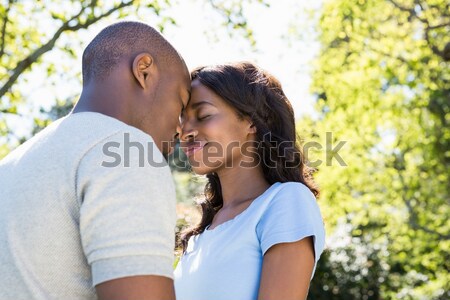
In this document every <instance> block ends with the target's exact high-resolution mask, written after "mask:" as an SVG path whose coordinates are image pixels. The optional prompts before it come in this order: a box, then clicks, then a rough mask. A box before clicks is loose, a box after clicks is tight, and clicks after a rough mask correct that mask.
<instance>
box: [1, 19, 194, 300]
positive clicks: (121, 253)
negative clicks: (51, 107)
mask: <svg viewBox="0 0 450 300" xmlns="http://www.w3.org/2000/svg"><path fill="white" fill-rule="evenodd" d="M82 63H83V90H82V93H81V96H80V99H79V101H78V103H77V105H76V106H75V108H74V110H73V111H72V113H71V114H69V115H68V116H66V117H64V118H62V119H60V120H58V121H56V122H54V123H53V124H51V125H50V126H49V127H48V128H46V129H44V130H43V131H41V132H40V133H39V134H37V135H36V136H35V137H33V138H32V139H30V140H29V141H27V142H26V143H24V144H23V145H21V146H20V147H18V148H17V149H16V150H15V151H13V152H12V153H10V154H9V155H8V156H7V157H6V158H4V159H3V160H2V161H1V162H0V207H1V210H0V265H1V277H2V278H1V280H0V299H96V298H99V299H109V300H111V299H174V298H175V296H174V290H173V281H172V279H171V278H172V271H173V269H172V265H173V248H174V227H175V219H176V218H175V190H174V186H173V181H172V178H171V176H170V171H169V168H168V167H167V164H164V166H163V163H164V162H165V160H164V157H163V154H166V153H167V152H169V151H170V147H169V146H168V143H167V142H168V141H171V140H173V138H174V134H175V133H176V131H177V128H178V126H179V115H180V112H181V111H182V109H183V107H184V106H186V104H187V101H188V100H189V93H190V77H189V72H188V70H187V68H186V65H185V63H184V61H183V59H182V58H181V56H180V55H179V54H178V53H177V51H176V50H175V49H174V48H173V47H172V46H171V45H170V44H169V43H168V42H167V41H166V40H165V39H164V38H163V37H162V36H161V35H160V34H159V33H158V32H157V31H156V30H154V29H153V28H151V27H149V26H147V25H145V24H143V23H138V22H121V23H117V24H114V25H111V26H109V27H107V28H105V29H104V30H103V31H101V32H100V33H99V34H98V35H97V36H96V37H95V38H94V40H93V41H92V42H91V43H90V44H89V45H88V47H87V48H86V49H85V51H84V53H83V62H82ZM155 145H156V146H155ZM158 149H159V150H158ZM161 152H162V153H161Z"/></svg>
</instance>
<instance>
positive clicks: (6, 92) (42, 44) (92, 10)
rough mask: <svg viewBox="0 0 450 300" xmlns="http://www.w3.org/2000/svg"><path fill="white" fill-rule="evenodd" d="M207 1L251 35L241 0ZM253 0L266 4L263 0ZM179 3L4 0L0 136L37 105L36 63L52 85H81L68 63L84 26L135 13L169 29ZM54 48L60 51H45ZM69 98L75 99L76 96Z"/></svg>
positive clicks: (166, 0)
mask: <svg viewBox="0 0 450 300" xmlns="http://www.w3.org/2000/svg"><path fill="white" fill-rule="evenodd" d="M202 1H203V2H204V4H205V5H207V6H209V7H210V8H212V9H213V10H215V11H217V12H219V13H221V14H222V15H223V20H224V26H226V27H228V28H229V29H230V32H234V31H236V32H238V33H239V34H241V35H243V36H245V37H247V38H249V39H250V38H251V29H250V28H249V27H248V25H247V22H246V18H245V14H244V10H243V6H242V3H241V1H232V2H229V1H226V0H214V1H213V0H202ZM250 2H257V3H261V4H265V2H264V1H263V0H251V1H250ZM176 4H177V3H176V1H169V0H157V1H140V0H123V1H118V0H115V1H97V0H86V1H61V0H51V1H13V0H8V1H6V0H5V1H1V2H0V137H5V136H8V135H12V136H14V132H12V130H11V129H10V128H8V126H7V123H8V122H7V119H8V117H11V116H12V115H13V116H20V117H22V118H30V117H29V116H23V115H21V114H20V113H19V111H20V108H25V110H29V107H30V106H33V104H32V103H28V102H27V100H26V99H24V92H23V87H24V86H27V85H30V82H28V81H29V80H30V79H31V78H32V76H29V75H30V73H31V72H33V71H35V70H36V69H38V71H39V74H41V73H43V72H45V71H46V73H47V80H46V85H48V86H49V87H51V86H52V85H54V86H57V85H58V84H60V83H61V82H62V81H64V80H68V81H74V84H79V86H80V90H81V82H80V74H77V75H76V76H77V78H72V77H68V76H67V74H66V72H67V71H68V70H67V67H66V70H65V69H64V67H65V63H66V62H67V61H75V60H77V59H79V58H80V56H81V52H80V51H75V50H74V47H75V46H76V47H75V48H81V47H80V45H77V44H76V43H77V42H78V43H80V39H79V33H80V32H82V31H83V30H84V29H89V28H90V27H91V26H92V25H95V24H96V23H98V22H100V21H102V20H110V21H118V20H120V19H122V18H124V17H127V16H130V15H131V16H133V17H134V18H136V19H141V20H143V21H145V22H149V23H151V24H153V25H155V26H156V27H157V28H158V29H159V30H160V31H164V29H165V27H166V26H168V25H172V26H173V25H175V24H176V20H175V19H174V18H173V17H172V16H170V15H169V14H168V13H167V11H168V10H169V9H170V8H171V7H172V6H173V5H176ZM217 21H218V22H221V21H222V20H221V19H219V20H217ZM234 29H238V30H234ZM78 52H79V53H78ZM50 53H51V54H53V55H54V54H56V55H55V56H50V55H46V54H50ZM55 57H58V59H55ZM56 64H57V65H56ZM69 65H70V64H69ZM71 76H74V75H71ZM25 94H26V93H25ZM54 98H55V99H54V102H57V101H58V102H59V104H56V105H57V106H58V105H61V104H63V103H64V102H65V101H67V99H58V98H57V96H56V95H55V96H54ZM69 101H70V102H73V101H74V99H69ZM34 118H35V121H36V122H37V123H40V125H45V124H46V123H48V121H49V120H50V119H51V118H47V117H46V116H45V115H44V116H43V119H41V118H42V117H41V116H34ZM16 138H19V139H21V138H23V137H16ZM7 142H8V139H5V140H3V139H2V140H0V144H3V143H7ZM5 149H6V148H5Z"/></svg>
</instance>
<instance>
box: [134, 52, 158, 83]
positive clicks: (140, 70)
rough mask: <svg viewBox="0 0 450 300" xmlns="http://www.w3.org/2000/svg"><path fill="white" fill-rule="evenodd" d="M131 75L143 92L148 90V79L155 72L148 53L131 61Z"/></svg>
mask: <svg viewBox="0 0 450 300" xmlns="http://www.w3.org/2000/svg"><path fill="white" fill-rule="evenodd" d="M132 68H133V75H134V77H135V78H136V80H137V82H138V83H139V85H140V86H141V87H142V88H143V89H144V90H145V89H147V88H148V85H149V82H148V79H149V78H150V77H151V75H153V72H154V71H155V63H154V60H153V57H152V56H151V55H150V54H149V53H141V54H138V55H137V56H136V57H135V58H134V60H133V66H132Z"/></svg>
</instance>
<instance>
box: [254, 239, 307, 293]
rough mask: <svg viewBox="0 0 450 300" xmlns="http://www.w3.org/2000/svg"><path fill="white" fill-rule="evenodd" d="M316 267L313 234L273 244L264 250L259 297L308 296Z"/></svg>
mask: <svg viewBox="0 0 450 300" xmlns="http://www.w3.org/2000/svg"><path fill="white" fill-rule="evenodd" d="M313 268H314V246H313V239H312V237H307V238H304V239H302V240H300V241H297V242H293V243H281V244H276V245H274V246H272V247H271V248H270V249H269V250H267V252H266V253H265V254H264V259H263V267H262V274H261V283H260V286H259V296H258V299H259V300H280V299H283V300H304V299H306V296H307V295H308V289H309V282H310V280H311V275H312V272H313Z"/></svg>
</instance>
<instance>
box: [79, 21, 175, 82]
mask: <svg viewBox="0 0 450 300" xmlns="http://www.w3.org/2000/svg"><path fill="white" fill-rule="evenodd" d="M142 52H148V53H149V54H151V55H152V57H153V59H154V60H155V63H156V64H158V65H160V66H167V65H169V64H173V63H180V62H182V61H183V60H182V58H181V56H180V55H179V54H178V52H177V51H176V50H175V48H173V47H172V45H170V44H169V42H167V41H166V40H165V39H164V37H163V36H162V35H161V34H160V33H159V32H158V31H157V30H155V29H154V28H152V27H151V26H148V25H146V24H144V23H140V22H130V21H126V22H119V23H115V24H113V25H110V26H108V27H106V28H105V29H103V30H102V31H101V32H100V33H99V34H98V35H97V36H96V37H95V38H94V39H93V40H92V41H91V42H90V43H89V45H88V46H87V47H86V49H85V50H84V52H83V61H82V69H83V84H84V85H86V84H87V83H89V82H90V81H91V80H95V81H97V80H102V79H104V78H106V77H108V75H109V74H110V73H111V70H112V69H114V68H115V67H116V66H117V64H118V63H119V61H120V60H122V59H123V58H125V57H131V56H134V55H137V54H139V53H142ZM183 64H184V63H183Z"/></svg>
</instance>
